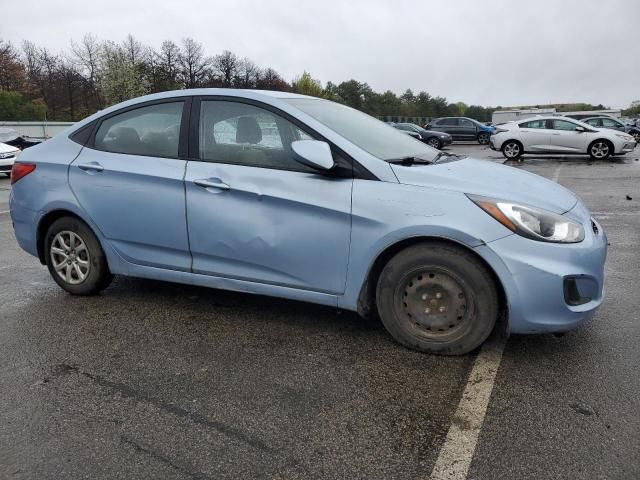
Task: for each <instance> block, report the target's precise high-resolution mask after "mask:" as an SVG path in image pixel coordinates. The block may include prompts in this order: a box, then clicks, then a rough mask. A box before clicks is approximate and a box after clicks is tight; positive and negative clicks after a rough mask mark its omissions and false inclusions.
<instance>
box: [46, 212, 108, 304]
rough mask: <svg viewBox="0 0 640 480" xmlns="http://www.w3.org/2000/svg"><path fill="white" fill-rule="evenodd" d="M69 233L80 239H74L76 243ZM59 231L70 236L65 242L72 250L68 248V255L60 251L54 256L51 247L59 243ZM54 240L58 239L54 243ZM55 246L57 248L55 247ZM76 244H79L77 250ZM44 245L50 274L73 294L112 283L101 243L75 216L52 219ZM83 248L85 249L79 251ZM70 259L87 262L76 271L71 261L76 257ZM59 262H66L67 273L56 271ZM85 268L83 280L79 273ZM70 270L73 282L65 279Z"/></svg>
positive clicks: (96, 290) (95, 289)
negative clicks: (70, 238)
mask: <svg viewBox="0 0 640 480" xmlns="http://www.w3.org/2000/svg"><path fill="white" fill-rule="evenodd" d="M69 232H71V233H72V234H74V235H75V236H76V237H77V238H79V239H80V240H77V239H75V243H74V242H69V241H68V238H69V237H68V235H69ZM58 234H61V235H62V237H63V238H65V237H66V238H67V241H66V244H67V245H69V250H67V252H65V254H58V253H55V252H54V255H53V256H52V254H51V250H52V248H57V247H59V246H60V243H59V238H60V237H57V236H58ZM54 241H55V242H56V243H55V244H54ZM82 244H84V246H85V248H82ZM54 245H55V246H56V247H54ZM76 245H78V247H77V248H78V251H77V253H76ZM44 247H45V259H46V262H47V268H48V269H49V273H50V274H51V276H52V277H53V279H54V280H55V282H56V283H57V284H58V285H60V287H61V288H62V289H64V290H66V291H67V292H69V293H71V294H73V295H95V294H97V293H99V292H100V291H102V290H104V289H105V288H107V287H108V286H109V284H110V283H111V280H112V279H113V276H112V275H111V272H110V271H109V265H108V264H107V258H106V256H105V254H104V251H103V250H102V247H101V246H100V242H99V241H98V239H97V238H96V236H95V235H94V233H93V232H92V231H91V229H90V228H89V227H88V226H87V225H86V224H85V223H84V222H83V221H81V220H79V219H77V218H75V217H62V218H59V219H58V220H56V221H55V222H53V224H51V226H50V227H49V229H48V230H47V233H46V236H45V239H44ZM81 248H82V251H80V249H81ZM72 249H73V250H72ZM57 250H58V251H59V250H60V248H57ZM69 252H72V253H69ZM66 253H69V255H66ZM71 258H73V259H74V260H78V261H82V262H83V263H84V264H85V267H82V266H81V267H79V269H78V270H75V271H74V267H73V263H71V264H69V262H73V260H65V259H71ZM56 262H57V263H58V266H60V265H63V267H62V268H63V269H64V272H62V271H61V273H58V272H57V271H56V265H54V263H56ZM82 268H86V272H85V274H86V277H85V278H84V279H80V277H79V274H78V273H76V272H77V271H80V269H82ZM69 270H71V282H73V283H71V282H69V281H66V280H65V279H64V278H62V276H66V275H65V274H67V273H68V271H69Z"/></svg>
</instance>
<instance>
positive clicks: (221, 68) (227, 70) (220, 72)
mask: <svg viewBox="0 0 640 480" xmlns="http://www.w3.org/2000/svg"><path fill="white" fill-rule="evenodd" d="M239 63H240V61H239V60H238V57H237V56H236V54H235V53H233V52H230V51H229V50H225V51H224V52H222V53H221V54H220V55H216V56H215V57H214V58H213V75H214V78H215V79H216V80H217V81H218V82H219V85H220V86H222V87H226V88H231V87H233V83H234V80H235V79H236V78H237V77H238V65H239Z"/></svg>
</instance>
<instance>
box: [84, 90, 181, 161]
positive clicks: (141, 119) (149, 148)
mask: <svg viewBox="0 0 640 480" xmlns="http://www.w3.org/2000/svg"><path fill="white" fill-rule="evenodd" d="M183 106H184V102H183V101H177V102H170V103H160V104H156V105H149V106H146V107H140V108H136V109H135V110H129V111H126V112H124V113H120V114H117V115H114V116H112V117H109V118H107V119H106V120H103V122H102V123H101V124H100V127H99V128H98V131H97V132H96V136H95V142H94V147H95V148H97V149H98V150H104V151H105V152H113V153H125V154H129V155H145V156H150V157H169V158H176V157H177V156H178V144H179V142H180V122H181V119H182V108H183Z"/></svg>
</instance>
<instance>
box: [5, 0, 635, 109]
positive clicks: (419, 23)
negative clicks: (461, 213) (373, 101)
mask: <svg viewBox="0 0 640 480" xmlns="http://www.w3.org/2000/svg"><path fill="white" fill-rule="evenodd" d="M1 3H2V4H3V6H2V12H3V21H2V24H1V26H0V38H2V39H4V40H9V41H11V42H13V43H14V44H16V45H19V44H20V42H21V41H22V40H23V39H28V40H31V41H33V42H35V43H36V44H38V45H40V46H46V47H47V48H49V49H51V50H52V51H54V52H61V51H65V50H68V48H69V42H70V40H71V39H76V40H78V39H80V38H81V37H82V36H83V35H84V34H85V33H88V32H91V33H93V34H95V35H96V36H98V37H99V38H101V39H108V40H115V41H120V40H122V39H124V37H125V36H126V35H127V34H128V33H132V34H133V35H134V36H135V37H136V38H137V39H139V40H140V41H142V42H143V43H145V44H148V45H151V46H154V47H159V45H160V43H161V42H162V40H165V39H171V40H174V41H176V43H179V42H180V40H181V39H182V38H183V37H187V36H190V37H192V38H194V39H196V40H198V41H199V42H201V43H202V44H203V45H204V47H205V50H206V51H207V54H209V55H213V54H216V53H220V52H221V51H222V50H231V51H233V52H235V53H236V54H237V55H239V56H240V57H245V56H246V57H249V58H251V59H252V60H253V61H254V62H256V63H257V64H258V65H260V66H261V67H267V66H271V67H273V68H275V69H276V70H277V71H278V72H280V74H281V75H282V76H283V77H284V78H285V79H287V80H291V79H293V78H294V77H296V76H298V75H299V74H300V73H302V71H303V70H307V71H309V72H310V73H311V74H312V75H313V77H314V78H318V79H319V80H321V81H322V83H323V84H325V83H326V82H327V81H329V80H331V81H333V82H334V83H339V82H341V81H343V80H349V79H351V78H355V79H357V80H359V81H363V82H368V83H369V85H371V87H373V88H374V89H375V90H377V91H383V90H387V89H390V90H392V91H394V92H396V93H401V92H403V91H404V90H405V89H407V88H411V89H413V91H414V92H418V91H420V90H425V91H427V92H429V93H430V94H431V95H434V96H435V95H441V96H445V97H447V99H448V100H449V101H464V102H465V103H467V104H481V105H487V106H488V105H492V106H497V105H501V106H509V105H523V104H542V103H564V102H590V103H594V104H597V103H603V104H605V105H611V106H617V107H626V106H628V105H629V104H630V103H631V101H633V100H638V99H640V51H639V50H638V48H639V46H640V23H639V21H640V0H529V1H524V0H522V1H520V0H482V1H479V0H455V1H450V0H443V1H424V0H411V1H407V0H387V1H377V0H366V1H365V0H351V1H340V0H324V1H322V0H314V1H303V0H272V1H258V0H225V1H217V0H211V1H197V0H183V1H179V0H174V1H166V0H155V1H152V0H124V1H123V0H109V1H102V0H66V1H56V0H46V1H43V0H39V1H38V0H1Z"/></svg>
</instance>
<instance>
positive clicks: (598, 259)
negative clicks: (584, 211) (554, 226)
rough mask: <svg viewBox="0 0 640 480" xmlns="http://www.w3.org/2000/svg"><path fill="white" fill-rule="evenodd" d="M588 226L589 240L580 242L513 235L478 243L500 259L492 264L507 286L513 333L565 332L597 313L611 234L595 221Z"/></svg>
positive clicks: (586, 235) (586, 238)
mask: <svg viewBox="0 0 640 480" xmlns="http://www.w3.org/2000/svg"><path fill="white" fill-rule="evenodd" d="M584 227H585V230H586V233H585V239H584V240H583V241H582V242H580V243H576V244H554V243H545V242H538V241H535V240H529V239H526V238H523V237H521V236H519V235H515V234H514V235H509V236H508V237H504V238H501V239H498V240H495V241H493V242H490V243H488V244H487V245H485V246H482V247H478V249H479V250H484V252H480V251H479V253H481V254H482V253H484V254H487V253H488V252H487V250H490V253H489V256H490V257H493V258H494V259H495V258H496V257H497V258H499V261H500V265H495V264H494V263H493V262H490V263H492V266H493V267H494V269H495V270H496V273H497V274H498V277H499V278H500V280H501V282H502V285H503V287H504V290H505V294H506V297H507V303H508V307H509V327H508V329H509V332H510V333H543V332H562V331H566V330H571V329H573V328H575V327H577V326H578V325H580V324H581V323H583V322H585V321H586V320H588V319H589V318H591V317H592V316H593V315H594V313H595V312H596V310H597V309H598V307H599V306H600V304H601V303H602V299H603V294H604V264H605V259H606V256H607V237H606V235H605V233H604V231H603V230H602V227H601V226H600V225H598V224H597V223H596V224H595V228H594V227H593V226H592V225H591V224H590V223H589V225H586V224H585V225H584ZM596 229H597V232H596V231H595V230H596ZM576 290H577V292H576ZM576 300H577V301H576Z"/></svg>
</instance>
